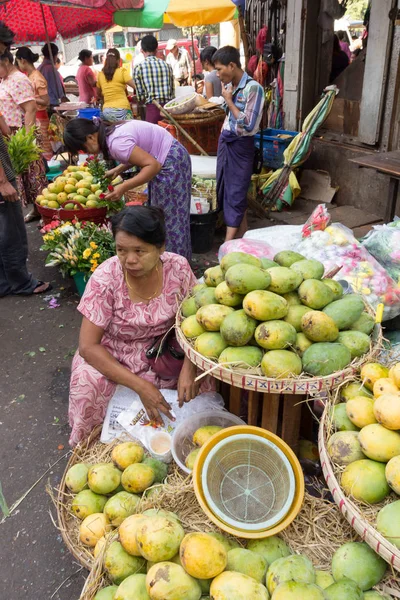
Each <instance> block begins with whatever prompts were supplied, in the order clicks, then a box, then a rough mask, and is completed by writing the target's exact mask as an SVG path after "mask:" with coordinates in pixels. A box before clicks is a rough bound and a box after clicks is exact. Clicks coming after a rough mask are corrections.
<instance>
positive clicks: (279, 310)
mask: <svg viewBox="0 0 400 600" xmlns="http://www.w3.org/2000/svg"><path fill="white" fill-rule="evenodd" d="M243 309H244V310H245V312H246V313H247V314H248V315H249V316H250V317H253V319H257V320H258V321H272V320H274V319H282V318H283V317H285V316H286V315H287V314H288V311H289V306H288V303H287V301H286V300H285V299H284V298H282V296H279V295H278V294H274V293H273V292H268V291H266V290H256V291H253V292H250V293H249V294H247V295H246V296H245V298H244V300H243Z"/></svg>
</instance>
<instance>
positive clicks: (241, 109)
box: [212, 46, 264, 241]
mask: <svg viewBox="0 0 400 600" xmlns="http://www.w3.org/2000/svg"><path fill="white" fill-rule="evenodd" d="M212 60H213V63H214V67H215V69H216V71H217V75H218V77H219V78H220V80H221V83H222V96H223V98H224V100H225V109H226V113H227V114H226V118H225V121H224V124H223V126H222V133H221V135H220V138H219V142H218V155H217V194H218V204H219V206H221V207H223V209H224V218H225V223H226V238H225V241H229V240H233V239H234V238H235V237H243V234H244V233H245V232H246V231H247V217H246V209H247V191H248V189H249V185H250V181H251V176H252V174H253V162H254V136H255V134H256V133H257V132H258V129H259V126H260V122H261V117H262V110H263V106H264V90H263V88H262V87H261V85H260V84H259V83H257V82H256V81H254V79H252V78H251V77H250V76H249V75H247V73H245V72H244V71H243V70H242V68H241V66H240V55H239V51H238V50H237V49H236V48H234V47H233V46H224V47H223V48H220V49H219V50H217V52H216V53H215V54H213V57H212Z"/></svg>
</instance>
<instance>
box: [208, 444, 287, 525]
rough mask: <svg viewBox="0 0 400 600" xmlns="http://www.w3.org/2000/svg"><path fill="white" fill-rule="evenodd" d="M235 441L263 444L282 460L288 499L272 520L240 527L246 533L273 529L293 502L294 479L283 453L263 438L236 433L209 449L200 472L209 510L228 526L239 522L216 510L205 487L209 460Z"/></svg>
mask: <svg viewBox="0 0 400 600" xmlns="http://www.w3.org/2000/svg"><path fill="white" fill-rule="evenodd" d="M236 440H246V441H249V440H250V441H251V440H254V441H256V442H259V443H261V444H264V445H265V446H268V447H269V448H272V449H273V450H274V452H275V453H276V454H278V455H279V458H280V459H281V460H282V462H283V463H284V466H285V467H286V472H287V475H288V478H289V494H288V498H287V499H286V501H285V503H284V504H283V506H282V507H281V509H280V510H279V512H278V513H277V514H276V515H275V517H273V518H272V519H270V520H268V521H263V522H261V523H257V524H252V525H251V524H248V523H243V522H242V523H241V525H242V526H244V525H245V527H246V531H263V530H265V529H266V528H267V527H268V528H270V527H273V526H274V525H277V524H278V523H280V522H281V521H282V519H284V517H285V516H286V515H287V514H288V512H289V511H290V508H291V506H292V504H293V500H294V496H295V477H294V471H293V467H292V465H291V464H290V461H289V459H288V458H287V456H286V455H285V453H284V452H283V451H282V450H281V449H280V448H279V447H278V446H276V444H274V443H273V442H272V441H271V440H268V439H266V438H263V437H261V436H259V435H257V436H256V435H254V434H253V433H250V434H244V433H238V434H236V435H232V436H230V437H228V438H224V439H222V440H220V441H219V442H218V443H217V444H215V446H214V447H213V448H211V450H210V451H209V453H208V454H207V457H206V459H205V461H204V464H203V470H202V474H201V479H202V488H203V494H204V496H205V498H206V500H207V503H208V505H209V507H210V509H211V510H212V511H213V512H214V513H215V514H216V515H217V516H218V517H219V518H220V519H222V520H223V521H224V522H225V523H227V524H228V525H232V526H233V527H236V526H237V525H238V524H239V521H235V519H231V518H230V517H228V516H227V515H226V514H224V513H223V512H222V511H221V510H220V509H219V508H218V506H217V505H216V504H215V502H214V500H213V499H212V497H211V494H210V492H209V488H208V485H207V471H208V467H209V466H210V462H211V460H212V459H213V458H214V456H215V454H216V453H217V452H218V450H220V449H221V448H223V447H224V446H226V445H227V444H229V443H230V442H233V441H236Z"/></svg>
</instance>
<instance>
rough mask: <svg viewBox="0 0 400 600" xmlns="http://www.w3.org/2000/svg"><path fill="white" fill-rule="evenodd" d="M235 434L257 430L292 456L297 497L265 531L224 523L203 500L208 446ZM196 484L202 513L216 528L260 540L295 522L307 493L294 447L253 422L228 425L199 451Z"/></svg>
mask: <svg viewBox="0 0 400 600" xmlns="http://www.w3.org/2000/svg"><path fill="white" fill-rule="evenodd" d="M235 433H247V434H250V433H254V434H256V435H259V436H261V437H265V438H267V439H270V440H272V441H273V442H274V443H275V444H276V445H277V446H278V447H279V448H281V449H284V451H285V453H286V454H287V456H288V458H289V462H290V464H291V466H292V468H293V472H294V476H295V480H296V486H297V491H296V493H295V498H294V500H293V503H292V506H291V510H290V512H289V514H288V515H286V517H285V518H284V519H282V521H281V522H280V523H278V524H277V525H276V526H275V527H272V528H271V529H266V530H264V531H258V532H252V531H251V532H250V531H243V530H241V529H235V528H232V527H231V526H229V525H227V524H226V523H224V522H223V521H221V520H220V519H219V518H218V517H217V516H216V515H214V513H213V512H212V511H211V510H210V509H209V507H208V505H207V502H206V501H205V499H204V494H203V489H202V486H201V469H202V466H203V464H204V462H205V459H206V457H207V453H208V449H209V448H211V447H212V446H213V445H214V444H215V443H217V442H218V441H219V440H221V439H223V438H226V437H229V436H230V435H235ZM193 487H194V492H195V495H196V498H197V501H198V503H199V504H200V507H201V508H202V510H203V512H204V513H205V514H206V515H207V517H208V518H209V519H210V521H212V522H213V523H214V524H215V525H217V527H219V528H220V529H222V530H223V531H226V532H227V533H229V534H231V535H233V536H236V537H241V538H244V539H259V538H265V537H270V536H272V535H276V534H277V533H279V532H281V531H283V530H284V529H286V527H288V526H289V525H290V523H292V521H294V519H295V518H296V516H297V515H298V513H299V511H300V509H301V507H302V504H303V500H304V494H305V484H304V475H303V471H302V469H301V466H300V463H299V461H298V458H297V456H296V455H295V453H294V452H293V450H292V449H291V448H290V446H288V445H287V444H286V442H284V441H283V440H282V439H281V438H280V437H278V436H277V435H275V434H274V433H271V432H270V431H267V430H266V429H262V428H261V427H255V426H254V425H237V426H234V427H229V428H227V429H223V430H222V431H220V432H218V433H216V434H215V435H213V436H212V437H211V438H210V439H209V440H208V441H207V442H206V443H205V444H204V445H203V446H202V447H201V448H200V452H199V454H198V455H197V458H196V462H195V464H194V469H193Z"/></svg>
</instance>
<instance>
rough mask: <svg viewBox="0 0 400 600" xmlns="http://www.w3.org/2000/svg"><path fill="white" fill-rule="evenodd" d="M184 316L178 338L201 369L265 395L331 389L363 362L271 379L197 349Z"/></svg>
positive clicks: (179, 322) (309, 392) (177, 333)
mask: <svg viewBox="0 0 400 600" xmlns="http://www.w3.org/2000/svg"><path fill="white" fill-rule="evenodd" d="M182 320H183V319H182V316H181V314H180V311H178V314H177V317H176V337H177V339H178V341H179V344H180V345H181V347H182V350H183V351H184V352H185V354H186V356H187V357H188V358H189V360H191V362H192V363H194V364H195V365H196V366H197V367H199V369H201V370H202V371H204V372H206V373H207V374H209V375H212V376H213V377H215V378H216V379H219V380H220V381H223V382H224V383H228V384H229V385H233V386H234V387H239V388H241V389H243V390H252V391H253V392H262V393H264V394H271V393H279V394H302V395H306V394H317V393H318V392H321V391H327V390H332V389H334V388H336V387H337V386H338V385H340V384H341V383H342V382H343V381H344V380H345V379H347V378H348V377H351V376H352V375H354V374H355V373H356V372H357V370H358V369H359V368H360V362H359V361H358V362H355V363H352V364H351V365H349V366H348V367H347V368H346V369H344V370H343V371H338V372H336V373H332V375H328V376H326V377H309V376H306V375H305V376H300V377H298V378H293V379H270V378H268V377H264V376H263V375H262V374H261V369H238V368H236V367H235V368H227V367H224V366H222V365H220V364H218V363H216V362H215V361H213V360H211V359H209V358H206V357H204V356H203V355H202V354H199V352H197V351H196V350H195V349H194V347H193V345H192V344H191V343H190V342H189V341H188V340H187V339H186V338H185V336H184V335H183V333H182V331H181V328H180V325H181V322H182Z"/></svg>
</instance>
